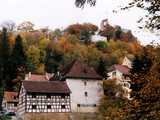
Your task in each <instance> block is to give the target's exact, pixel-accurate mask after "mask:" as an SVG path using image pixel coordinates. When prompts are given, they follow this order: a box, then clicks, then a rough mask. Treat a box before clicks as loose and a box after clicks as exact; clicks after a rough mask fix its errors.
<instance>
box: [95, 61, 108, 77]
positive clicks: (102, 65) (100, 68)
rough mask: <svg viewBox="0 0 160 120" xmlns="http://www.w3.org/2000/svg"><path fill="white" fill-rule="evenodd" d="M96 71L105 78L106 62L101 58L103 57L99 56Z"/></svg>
mask: <svg viewBox="0 0 160 120" xmlns="http://www.w3.org/2000/svg"><path fill="white" fill-rule="evenodd" d="M97 71H98V73H99V74H100V75H101V76H103V77H104V78H107V69H106V63H105V61H104V60H103V58H100V61H99V65H98V68H97Z"/></svg>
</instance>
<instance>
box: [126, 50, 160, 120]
mask: <svg viewBox="0 0 160 120" xmlns="http://www.w3.org/2000/svg"><path fill="white" fill-rule="evenodd" d="M154 49H155V48H154ZM156 49H157V48H156ZM150 51H152V49H151V48H150V47H149V49H148V48H147V49H146V48H145V51H142V54H141V55H140V56H138V57H136V58H135V60H134V62H133V63H134V64H133V69H132V70H131V75H130V77H131V83H132V85H131V88H132V92H131V95H132V100H131V101H129V102H128V104H126V109H127V110H128V111H127V116H126V119H137V120H145V119H146V120H158V119H159V115H160V113H159V111H160V101H159V99H160V89H159V87H160V77H159V76H160V73H159V70H160V64H159V60H158V59H159V58H158V57H157V56H159V55H158V54H157V53H156V52H155V51H152V52H155V54H156V55H152V54H148V53H149V52H150ZM157 58H158V59H157Z"/></svg>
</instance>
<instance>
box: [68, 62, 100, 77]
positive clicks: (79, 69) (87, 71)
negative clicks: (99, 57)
mask: <svg viewBox="0 0 160 120" xmlns="http://www.w3.org/2000/svg"><path fill="white" fill-rule="evenodd" d="M65 77H66V78H82V79H96V80H101V79H102V77H101V76H100V75H99V74H98V73H97V72H96V71H95V69H94V68H93V67H90V66H88V65H87V64H84V63H82V62H80V61H74V62H73V64H72V65H71V66H70V68H68V70H67V72H66V73H65Z"/></svg>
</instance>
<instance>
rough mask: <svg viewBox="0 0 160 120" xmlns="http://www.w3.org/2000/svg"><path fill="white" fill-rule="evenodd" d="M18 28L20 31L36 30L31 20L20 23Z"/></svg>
mask: <svg viewBox="0 0 160 120" xmlns="http://www.w3.org/2000/svg"><path fill="white" fill-rule="evenodd" d="M17 29H18V30H20V31H24V32H29V31H32V30H34V24H33V23H31V22H30V21H24V22H22V23H21V24H19V25H18V27H17Z"/></svg>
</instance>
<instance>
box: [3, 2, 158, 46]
mask: <svg viewBox="0 0 160 120" xmlns="http://www.w3.org/2000/svg"><path fill="white" fill-rule="evenodd" d="M127 1H128V0H97V5H96V6H95V7H89V6H86V7H85V8H84V9H80V8H76V7H75V5H74V2H75V0H0V22H3V21H5V20H13V21H15V22H16V23H17V24H19V23H21V22H23V21H31V22H32V23H34V24H35V25H36V26H38V27H45V26H49V28H51V29H54V28H65V27H66V26H68V25H70V24H74V23H84V22H90V23H93V24H96V25H98V26H99V24H100V22H101V20H102V19H105V18H108V19H109V23H110V24H112V25H120V26H122V27H123V28H126V29H131V30H132V31H133V33H134V35H135V36H136V37H138V38H139V40H140V41H141V43H143V44H148V43H150V42H151V41H152V40H158V37H156V36H154V35H153V34H150V33H149V32H147V31H146V30H139V29H138V27H137V26H138V24H137V23H136V21H137V20H138V19H139V18H141V17H142V16H143V15H144V11H142V10H139V9H136V8H135V9H133V10H131V11H128V10H127V11H124V12H123V11H120V12H118V13H117V14H116V13H113V12H112V11H113V10H114V9H119V7H120V6H123V5H125V4H126V3H127Z"/></svg>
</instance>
